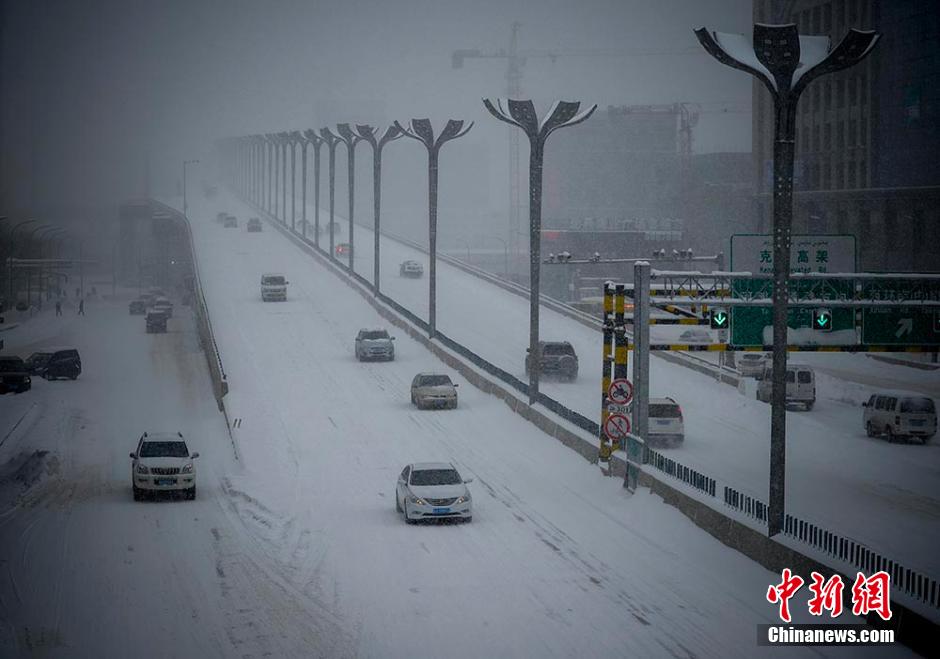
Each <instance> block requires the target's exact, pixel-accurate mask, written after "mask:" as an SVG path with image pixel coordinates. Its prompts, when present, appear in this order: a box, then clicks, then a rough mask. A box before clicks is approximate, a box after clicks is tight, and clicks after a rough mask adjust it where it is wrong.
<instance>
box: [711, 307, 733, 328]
mask: <svg viewBox="0 0 940 659" xmlns="http://www.w3.org/2000/svg"><path fill="white" fill-rule="evenodd" d="M730 318H731V316H730V314H729V313H728V312H727V311H726V310H725V309H712V313H711V316H710V320H711V328H712V329H716V330H724V329H728V321H729V320H730Z"/></svg>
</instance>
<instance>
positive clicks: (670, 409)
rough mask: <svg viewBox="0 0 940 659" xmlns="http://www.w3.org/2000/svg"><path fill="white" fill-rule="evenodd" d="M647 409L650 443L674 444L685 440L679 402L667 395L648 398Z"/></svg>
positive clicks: (648, 438) (655, 444) (654, 444)
mask: <svg viewBox="0 0 940 659" xmlns="http://www.w3.org/2000/svg"><path fill="white" fill-rule="evenodd" d="M647 409H648V412H647V418H648V423H649V428H648V431H647V435H648V436H647V441H648V442H649V443H650V445H652V446H657V445H660V446H676V445H678V444H681V443H682V442H683V441H685V422H684V420H683V418H682V408H681V407H679V403H677V402H676V401H675V400H674V399H672V398H669V397H666V398H650V401H649V407H648V408H647Z"/></svg>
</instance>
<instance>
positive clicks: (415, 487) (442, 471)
mask: <svg viewBox="0 0 940 659" xmlns="http://www.w3.org/2000/svg"><path fill="white" fill-rule="evenodd" d="M472 481H473V479H472V478H468V479H467V480H463V479H462V478H461V477H460V474H459V473H458V472H457V469H456V468H455V467H454V465H452V464H450V463H447V462H416V463H414V464H410V465H408V466H407V467H405V468H404V469H402V472H401V475H400V476H399V477H398V485H397V487H396V491H395V509H396V510H397V511H398V512H400V513H402V514H403V515H404V516H405V522H407V523H408V524H413V523H414V522H416V521H417V520H419V519H459V520H461V521H464V522H469V521H470V520H472V519H473V509H472V504H473V501H472V499H471V497H470V490H469V489H468V488H467V483H470V482H472Z"/></svg>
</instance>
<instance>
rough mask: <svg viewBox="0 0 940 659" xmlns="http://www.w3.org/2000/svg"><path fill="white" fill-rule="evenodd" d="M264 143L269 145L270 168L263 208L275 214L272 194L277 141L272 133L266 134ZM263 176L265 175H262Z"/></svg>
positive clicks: (266, 157)
mask: <svg viewBox="0 0 940 659" xmlns="http://www.w3.org/2000/svg"><path fill="white" fill-rule="evenodd" d="M264 142H265V144H266V145H267V148H266V149H265V160H266V161H267V166H268V168H267V169H268V184H267V185H266V186H264V187H265V195H264V196H265V203H264V205H263V208H264V209H265V210H266V211H267V212H268V214H270V215H273V214H274V210H273V209H274V205H273V204H274V195H273V193H272V192H271V191H272V190H273V189H274V148H275V141H274V135H273V134H272V133H266V134H265V135H264ZM262 176H263V174H262Z"/></svg>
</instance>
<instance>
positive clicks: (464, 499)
mask: <svg viewBox="0 0 940 659" xmlns="http://www.w3.org/2000/svg"><path fill="white" fill-rule="evenodd" d="M468 501H470V495H469V494H465V495H464V496H462V497H457V500H456V501H454V503H467V502H468Z"/></svg>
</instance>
